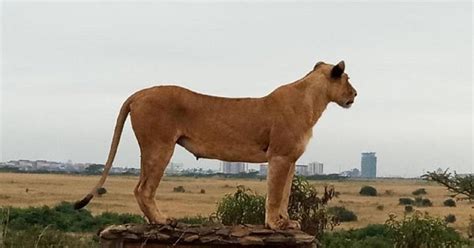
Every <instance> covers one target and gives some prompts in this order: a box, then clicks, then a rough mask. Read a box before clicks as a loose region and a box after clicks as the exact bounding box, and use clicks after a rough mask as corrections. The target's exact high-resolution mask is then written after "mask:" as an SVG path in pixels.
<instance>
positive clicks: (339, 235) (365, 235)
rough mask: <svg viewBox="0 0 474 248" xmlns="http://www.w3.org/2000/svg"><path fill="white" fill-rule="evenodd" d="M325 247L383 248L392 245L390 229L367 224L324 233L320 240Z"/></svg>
mask: <svg viewBox="0 0 474 248" xmlns="http://www.w3.org/2000/svg"><path fill="white" fill-rule="evenodd" d="M321 243H322V247H326V248H341V247H344V248H345V247H352V248H366V247H371V248H385V247H393V242H392V240H391V239H390V230H389V229H388V227H387V226H385V225H380V224H377V225H368V226H367V227H364V228H361V229H355V230H349V231H338V232H333V233H326V234H324V235H323V238H322V240H321Z"/></svg>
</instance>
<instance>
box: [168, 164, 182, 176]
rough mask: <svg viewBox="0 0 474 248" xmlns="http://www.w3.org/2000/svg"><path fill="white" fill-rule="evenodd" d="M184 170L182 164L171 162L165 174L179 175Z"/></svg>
mask: <svg viewBox="0 0 474 248" xmlns="http://www.w3.org/2000/svg"><path fill="white" fill-rule="evenodd" d="M182 169H183V164H182V163H174V162H170V163H169V164H168V166H166V169H165V174H168V175H172V174H178V173H179V172H180V171H181V170H182Z"/></svg>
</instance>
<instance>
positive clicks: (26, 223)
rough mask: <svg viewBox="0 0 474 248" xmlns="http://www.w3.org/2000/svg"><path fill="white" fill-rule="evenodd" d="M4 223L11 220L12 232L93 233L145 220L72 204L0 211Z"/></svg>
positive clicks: (9, 226) (9, 225) (2, 209)
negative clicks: (94, 212)
mask: <svg viewBox="0 0 474 248" xmlns="http://www.w3.org/2000/svg"><path fill="white" fill-rule="evenodd" d="M0 210H1V211H0V212H2V213H3V216H4V218H3V219H4V220H5V221H8V228H9V229H11V230H27V229H28V228H32V227H38V228H46V227H47V226H49V229H51V230H52V229H55V230H59V231H63V232H93V231H97V230H98V229H100V228H102V227H104V226H105V225H111V224H125V223H129V222H135V223H144V222H145V220H144V219H143V218H142V217H141V216H139V215H132V214H116V213H107V212H105V213H102V214H100V215H98V216H92V214H91V213H90V212H89V211H88V210H86V209H80V210H75V209H74V208H73V205H72V204H71V203H69V202H62V203H60V204H59V205H57V206H55V207H53V208H50V207H48V206H43V207H29V208H1V209H0Z"/></svg>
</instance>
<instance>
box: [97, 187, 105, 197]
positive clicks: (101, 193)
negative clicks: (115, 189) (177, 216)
mask: <svg viewBox="0 0 474 248" xmlns="http://www.w3.org/2000/svg"><path fill="white" fill-rule="evenodd" d="M105 193H107V190H106V189H105V188H104V187H100V188H98V189H97V194H99V195H103V194H105Z"/></svg>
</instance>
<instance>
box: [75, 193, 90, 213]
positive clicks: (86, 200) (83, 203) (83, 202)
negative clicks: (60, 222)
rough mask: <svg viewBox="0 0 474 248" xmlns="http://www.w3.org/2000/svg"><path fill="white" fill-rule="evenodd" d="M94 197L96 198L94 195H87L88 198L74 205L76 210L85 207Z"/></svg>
mask: <svg viewBox="0 0 474 248" xmlns="http://www.w3.org/2000/svg"><path fill="white" fill-rule="evenodd" d="M92 197H94V195H92V194H88V195H86V197H84V198H83V199H82V200H80V201H77V202H76V203H74V209H76V210H78V209H81V208H83V207H85V206H86V205H87V204H88V203H89V202H90V201H91V200H92Z"/></svg>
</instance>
